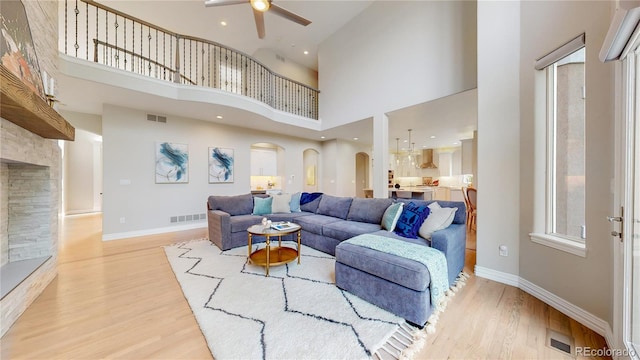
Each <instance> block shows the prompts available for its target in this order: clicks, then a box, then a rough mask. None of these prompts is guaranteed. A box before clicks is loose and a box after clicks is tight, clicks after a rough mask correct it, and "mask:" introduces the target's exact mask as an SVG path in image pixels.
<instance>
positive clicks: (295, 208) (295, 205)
mask: <svg viewBox="0 0 640 360" xmlns="http://www.w3.org/2000/svg"><path fill="white" fill-rule="evenodd" d="M300 196H302V193H301V192H297V193H295V194H293V195H291V202H289V210H291V212H300V211H302V210H300Z"/></svg>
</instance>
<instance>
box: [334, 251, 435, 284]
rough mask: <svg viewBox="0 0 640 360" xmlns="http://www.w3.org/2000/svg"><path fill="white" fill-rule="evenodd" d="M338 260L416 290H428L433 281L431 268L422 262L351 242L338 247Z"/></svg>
mask: <svg viewBox="0 0 640 360" xmlns="http://www.w3.org/2000/svg"><path fill="white" fill-rule="evenodd" d="M396 241H403V240H396ZM336 262H338V263H342V264H345V265H348V266H351V267H352V268H356V269H358V270H361V271H364V272H366V273H369V274H372V275H375V276H377V277H380V278H383V279H385V280H388V281H390V282H393V283H396V284H399V285H402V286H404V287H407V288H409V289H412V290H415V291H425V290H427V288H428V287H429V283H430V282H431V276H430V274H429V270H427V267H426V266H424V265H423V264H422V263H419V262H417V261H413V260H410V259H407V258H403V257H400V256H396V255H391V254H387V253H384V252H381V251H377V250H373V249H369V248H366V247H362V246H357V245H354V244H351V243H349V242H343V243H340V244H338V246H337V247H336Z"/></svg>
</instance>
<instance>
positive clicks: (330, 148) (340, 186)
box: [320, 140, 386, 196]
mask: <svg viewBox="0 0 640 360" xmlns="http://www.w3.org/2000/svg"><path fill="white" fill-rule="evenodd" d="M360 152H362V153H366V154H368V155H369V157H371V146H369V145H363V144H360V143H358V142H355V141H344V140H330V141H325V142H323V143H322V158H323V159H325V160H324V161H323V162H322V166H321V167H322V173H321V174H322V179H323V180H322V187H321V190H320V191H322V192H325V193H327V194H331V195H334V196H356V154H357V153H360ZM371 172H372V171H371V169H369V173H371ZM385 180H386V178H385Z"/></svg>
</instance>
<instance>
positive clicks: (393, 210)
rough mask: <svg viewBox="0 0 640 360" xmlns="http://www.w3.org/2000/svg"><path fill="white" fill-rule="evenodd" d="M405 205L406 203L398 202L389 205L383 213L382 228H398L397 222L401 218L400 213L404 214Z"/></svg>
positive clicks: (391, 229)
mask: <svg viewBox="0 0 640 360" xmlns="http://www.w3.org/2000/svg"><path fill="white" fill-rule="evenodd" d="M403 207H404V203H401V202H398V203H393V204H391V205H389V207H388V208H387V210H385V211H384V214H383V215H382V222H381V225H382V228H383V229H385V230H387V231H393V230H394V229H395V228H396V224H397V223H398V219H400V215H402V209H403Z"/></svg>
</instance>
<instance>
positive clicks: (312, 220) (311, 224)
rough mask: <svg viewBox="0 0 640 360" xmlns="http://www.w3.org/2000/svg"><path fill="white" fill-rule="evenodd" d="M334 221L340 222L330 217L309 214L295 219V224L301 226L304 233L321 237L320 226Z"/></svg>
mask: <svg viewBox="0 0 640 360" xmlns="http://www.w3.org/2000/svg"><path fill="white" fill-rule="evenodd" d="M336 221H340V219H338V218H335V217H332V216H326V215H317V214H311V215H309V216H301V217H299V218H297V219H296V221H295V223H296V224H298V225H300V226H302V228H303V229H304V230H305V231H308V232H310V233H314V234H318V235H322V226H323V225H326V224H330V223H332V222H336Z"/></svg>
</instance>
